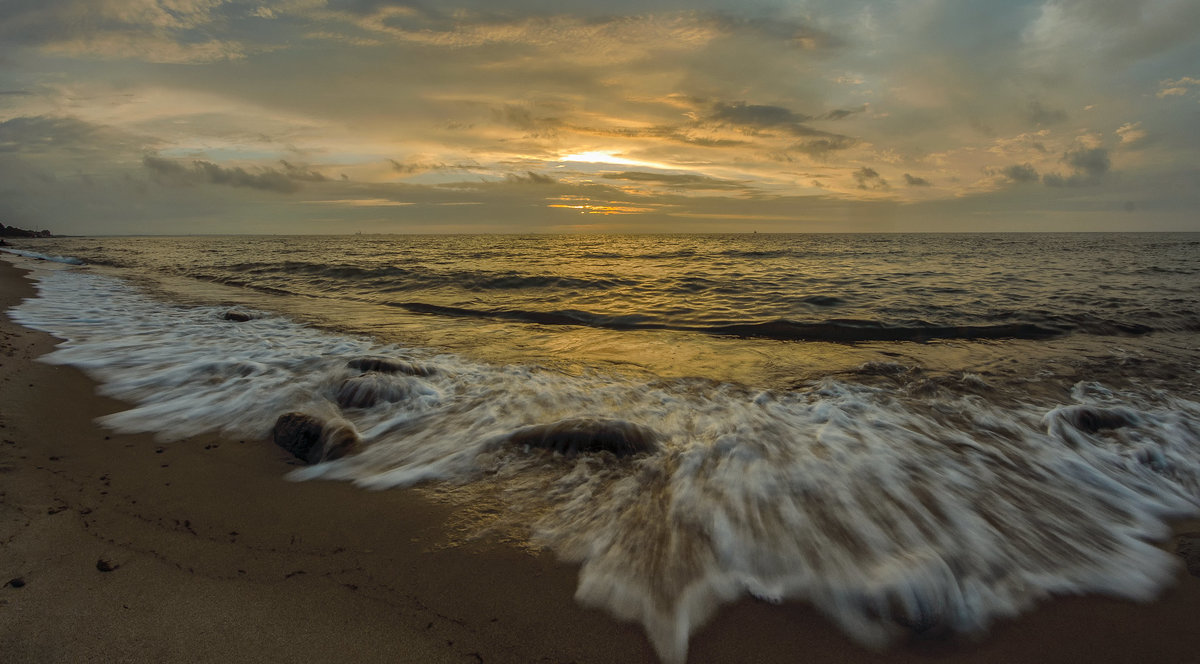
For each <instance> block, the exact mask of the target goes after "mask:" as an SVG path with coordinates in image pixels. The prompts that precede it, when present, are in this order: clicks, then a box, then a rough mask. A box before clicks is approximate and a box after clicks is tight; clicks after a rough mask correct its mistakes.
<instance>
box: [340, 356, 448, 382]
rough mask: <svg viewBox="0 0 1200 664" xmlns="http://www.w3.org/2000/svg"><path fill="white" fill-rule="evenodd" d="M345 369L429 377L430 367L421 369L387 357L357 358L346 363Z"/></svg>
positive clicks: (410, 363)
mask: <svg viewBox="0 0 1200 664" xmlns="http://www.w3.org/2000/svg"><path fill="white" fill-rule="evenodd" d="M346 368H348V369H355V370H358V371H363V372H368V371H374V372H377V373H385V374H404V375H406V376H420V377H422V378H423V377H425V376H431V375H433V373H434V371H433V369H432V368H431V367H423V366H421V365H419V364H413V363H412V362H405V361H404V360H393V359H391V358H388V357H358V358H355V359H353V360H350V361H349V362H347V363H346Z"/></svg>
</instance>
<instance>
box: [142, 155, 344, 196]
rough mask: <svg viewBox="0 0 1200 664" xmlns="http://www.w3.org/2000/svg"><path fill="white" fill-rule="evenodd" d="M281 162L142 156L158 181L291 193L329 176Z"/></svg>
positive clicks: (173, 183)
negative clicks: (253, 165) (251, 166)
mask: <svg viewBox="0 0 1200 664" xmlns="http://www.w3.org/2000/svg"><path fill="white" fill-rule="evenodd" d="M280 163H281V164H282V165H283V170H276V169H273V168H260V169H258V170H257V171H255V172H251V171H248V170H246V169H244V168H242V167H241V166H234V167H224V166H220V165H217V164H214V163H213V162H211V161H204V160H200V159H196V160H193V161H191V162H188V163H184V162H180V161H176V160H174V159H163V158H162V157H156V156H154V155H146V156H145V157H143V158H142V165H143V166H144V167H145V168H146V170H148V171H150V173H151V175H152V177H153V178H154V179H155V181H157V182H158V183H159V184H167V185H191V184H217V185H225V186H228V187H246V188H249V189H259V190H262V191H274V192H279V193H282V194H290V193H294V192H297V191H299V190H300V184H299V183H300V182H324V181H326V180H328V178H326V177H325V176H324V175H321V174H320V173H318V172H316V171H313V170H311V169H309V168H307V167H303V166H296V165H294V164H290V163H288V162H286V161H283V162H280Z"/></svg>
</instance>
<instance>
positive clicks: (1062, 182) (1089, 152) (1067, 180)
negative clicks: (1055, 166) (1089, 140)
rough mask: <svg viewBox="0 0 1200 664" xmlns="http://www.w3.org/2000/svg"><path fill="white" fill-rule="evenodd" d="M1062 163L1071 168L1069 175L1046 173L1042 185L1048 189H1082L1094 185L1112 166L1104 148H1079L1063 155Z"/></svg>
mask: <svg viewBox="0 0 1200 664" xmlns="http://www.w3.org/2000/svg"><path fill="white" fill-rule="evenodd" d="M1060 161H1062V163H1064V164H1066V165H1068V166H1070V167H1071V169H1072V171H1071V173H1068V174H1065V175H1064V174H1061V173H1046V174H1045V175H1043V176H1042V183H1043V184H1045V185H1046V186H1048V187H1082V186H1086V185H1094V184H1097V183H1099V182H1100V179H1101V178H1102V177H1103V176H1104V175H1105V174H1106V173H1108V170H1109V168H1110V167H1111V166H1112V161H1111V160H1110V159H1109V156H1108V150H1107V149H1105V148H1102V147H1090V148H1089V147H1077V148H1074V149H1071V150H1067V151H1066V152H1064V153H1063V156H1062V159H1061V160H1060Z"/></svg>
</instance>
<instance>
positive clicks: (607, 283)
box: [225, 261, 636, 292]
mask: <svg viewBox="0 0 1200 664" xmlns="http://www.w3.org/2000/svg"><path fill="white" fill-rule="evenodd" d="M225 269H228V270H229V271H231V272H234V273H244V274H251V275H255V276H256V277H260V278H261V277H262V276H264V275H282V276H286V277H292V278H294V277H295V276H296V275H305V276H307V277H311V278H314V279H319V280H332V281H336V282H337V283H339V284H352V285H354V286H355V287H359V288H365V289H371V290H378V291H380V292H398V291H411V290H425V289H430V288H444V287H454V288H461V289H464V290H468V291H471V290H525V289H541V288H545V289H555V288H558V289H583V290H592V289H610V288H614V287H617V286H624V285H632V284H634V283H636V282H634V281H631V280H628V279H624V278H620V277H615V276H610V277H593V278H581V277H570V276H564V275H551V274H523V273H519V272H511V271H509V272H489V271H470V270H432V269H429V268H425V267H421V266H415V265H414V266H411V267H405V266H399V265H386V266H376V267H364V266H362V265H355V264H349V263H340V264H339V263H334V264H328V263H310V262H307V261H283V262H270V263H267V262H253V263H240V264H236V265H231V266H228V267H227V268H225Z"/></svg>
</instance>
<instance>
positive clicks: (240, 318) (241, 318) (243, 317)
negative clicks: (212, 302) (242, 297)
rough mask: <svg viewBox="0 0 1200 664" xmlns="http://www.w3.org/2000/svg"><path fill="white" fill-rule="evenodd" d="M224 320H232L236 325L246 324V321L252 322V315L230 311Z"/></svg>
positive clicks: (226, 313)
mask: <svg viewBox="0 0 1200 664" xmlns="http://www.w3.org/2000/svg"><path fill="white" fill-rule="evenodd" d="M224 318H225V320H231V321H233V322H235V323H245V322H246V321H248V320H250V314H248V313H246V312H244V311H236V310H233V309H230V310H229V311H226V312H225V316H224Z"/></svg>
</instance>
